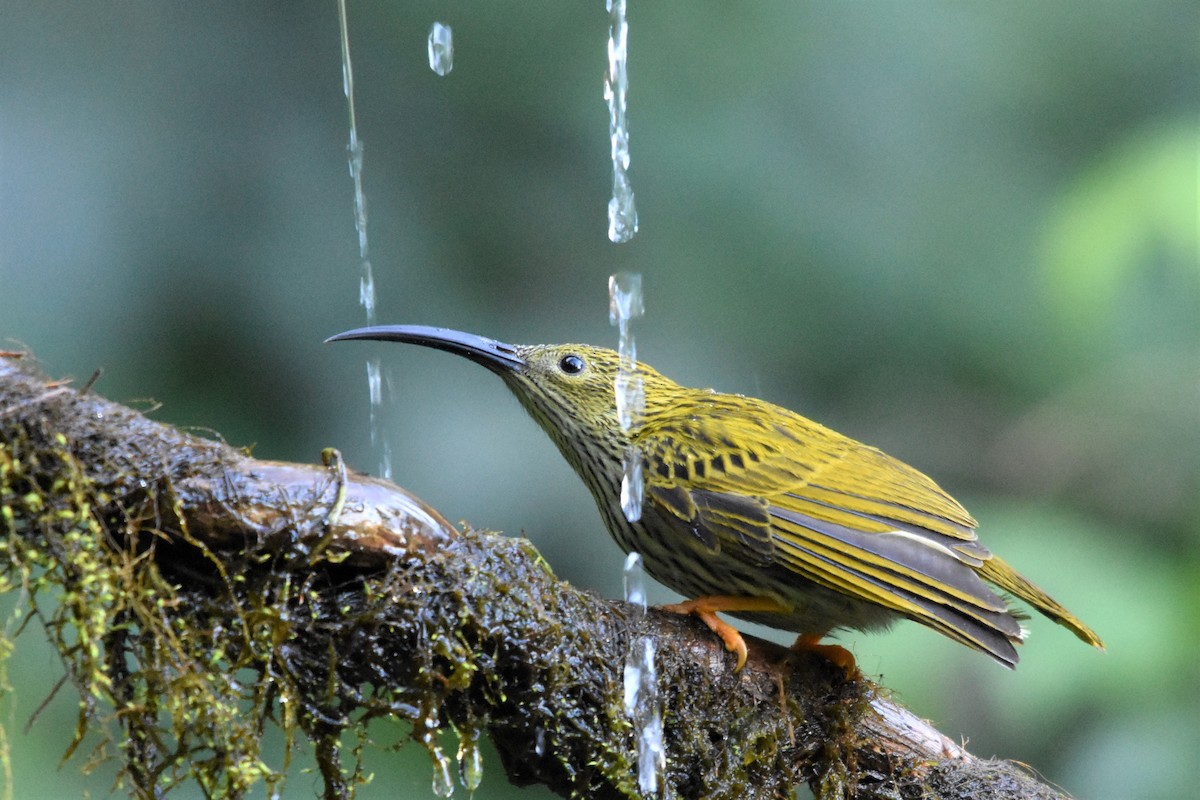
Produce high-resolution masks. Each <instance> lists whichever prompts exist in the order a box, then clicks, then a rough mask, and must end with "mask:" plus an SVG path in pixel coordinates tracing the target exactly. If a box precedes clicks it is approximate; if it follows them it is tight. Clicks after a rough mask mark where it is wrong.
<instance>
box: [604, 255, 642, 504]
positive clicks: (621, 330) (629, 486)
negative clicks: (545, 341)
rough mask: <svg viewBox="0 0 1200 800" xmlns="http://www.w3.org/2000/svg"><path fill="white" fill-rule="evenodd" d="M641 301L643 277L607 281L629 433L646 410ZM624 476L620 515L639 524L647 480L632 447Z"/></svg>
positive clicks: (621, 412) (620, 404)
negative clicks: (636, 323) (638, 323)
mask: <svg viewBox="0 0 1200 800" xmlns="http://www.w3.org/2000/svg"><path fill="white" fill-rule="evenodd" d="M645 310H646V309H645V305H644V303H643V301H642V276H641V275H640V274H639V273H636V272H618V273H617V274H615V275H610V276H609V277H608V321H609V322H611V323H612V324H613V325H616V326H617V332H618V344H617V353H618V354H619V355H620V357H621V358H620V364H619V365H618V367H617V377H616V379H615V380H614V381H613V392H614V393H615V396H616V402H617V421H618V422H619V423H620V425H621V430H622V431H625V432H626V433H628V432H630V431H632V430H633V426H634V423H635V422H636V421H637V419H638V418H639V417H640V416H641V415H642V412H643V411H644V410H645V408H646V392H645V387H644V386H643V384H642V376H641V375H639V374H638V371H637V345H636V344H635V343H634V340H633V326H632V321H633V319H635V318H636V317H640V316H642V314H644V313H645ZM622 463H623V474H622V476H621V511H623V512H624V514H625V519H627V520H629V521H630V522H637V521H638V520H639V519H641V518H642V497H643V495H644V494H645V478H644V476H643V474H642V457H641V454H640V453H639V452H638V451H637V448H635V447H633V446H632V445H631V446H630V448H629V450H628V451H626V453H625V455H624V457H623V459H622Z"/></svg>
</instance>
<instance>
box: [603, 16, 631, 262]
mask: <svg viewBox="0 0 1200 800" xmlns="http://www.w3.org/2000/svg"><path fill="white" fill-rule="evenodd" d="M608 15H609V21H608V71H607V72H606V73H605V74H604V101H605V102H606V103H608V131H609V139H610V141H611V149H612V164H613V196H612V199H611V200H609V201H608V238H609V239H610V240H611V241H613V242H617V243H618V244H619V243H621V242H628V241H629V240H630V239H632V238H633V235H634V234H635V233H637V231H638V219H637V207H636V206H635V205H634V201H633V186H632V184H630V182H629V172H628V170H629V124H628V121H627V119H626V113H625V112H626V99H625V98H626V95H627V94H628V92H629V71H628V63H629V51H628V43H627V40H628V36H629V24H628V23H627V22H626V21H625V0H608Z"/></svg>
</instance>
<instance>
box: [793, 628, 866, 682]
mask: <svg viewBox="0 0 1200 800" xmlns="http://www.w3.org/2000/svg"><path fill="white" fill-rule="evenodd" d="M792 650H793V651H796V652H799V651H802V650H807V651H808V652H810V653H816V654H817V655H819V656H821V657H822V658H824V659H825V660H826V661H829V662H832V663H833V664H834V665H836V666H838V667H841V668H842V671H843V672H845V673H846V675H847V676H849V677H854V676H855V675H857V674H858V664H857V663H855V661H854V654H853V653H851V652H850V651H849V650H847V649H846V648H844V647H839V646H838V645H836V644H821V634H819V633H805V634H801V635H800V636H798V637H797V638H796V642H795V644H793V645H792Z"/></svg>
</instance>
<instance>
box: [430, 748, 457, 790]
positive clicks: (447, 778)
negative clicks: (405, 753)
mask: <svg viewBox="0 0 1200 800" xmlns="http://www.w3.org/2000/svg"><path fill="white" fill-rule="evenodd" d="M429 757H430V758H431V759H433V793H434V794H436V795H437V796H438V797H450V796H451V795H453V794H454V776H453V774H452V773H451V772H450V759H449V758H447V757H446V754H445V753H443V752H442V749H441V748H440V747H438V746H437V745H436V744H435V745H433V747H432V748H431V749H430V750H429Z"/></svg>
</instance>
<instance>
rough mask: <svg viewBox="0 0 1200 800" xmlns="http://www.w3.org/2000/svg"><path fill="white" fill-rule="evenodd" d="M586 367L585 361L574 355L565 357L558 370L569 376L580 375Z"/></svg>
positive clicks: (559, 363)
mask: <svg viewBox="0 0 1200 800" xmlns="http://www.w3.org/2000/svg"><path fill="white" fill-rule="evenodd" d="M584 366H586V365H585V364H584V361H583V359H582V358H581V357H580V356H577V355H575V354H573V353H572V354H571V355H569V356H563V357H562V361H559V362H558V368H559V369H561V370H562V371H563V372H565V373H567V374H568V375H578V374H579V373H581V372H583V368H584Z"/></svg>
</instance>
